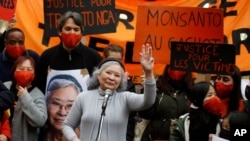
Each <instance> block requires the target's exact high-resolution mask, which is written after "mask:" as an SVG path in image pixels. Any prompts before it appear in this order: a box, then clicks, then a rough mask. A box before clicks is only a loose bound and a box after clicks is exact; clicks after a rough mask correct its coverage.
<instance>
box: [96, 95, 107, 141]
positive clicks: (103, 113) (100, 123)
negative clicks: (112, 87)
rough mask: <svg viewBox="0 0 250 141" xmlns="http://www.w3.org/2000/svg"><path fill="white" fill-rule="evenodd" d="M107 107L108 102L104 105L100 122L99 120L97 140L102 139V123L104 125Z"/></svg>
mask: <svg viewBox="0 0 250 141" xmlns="http://www.w3.org/2000/svg"><path fill="white" fill-rule="evenodd" d="M108 98H109V97H108ZM107 103H108V100H107ZM106 107H107V104H106V105H105V106H102V113H101V118H100V122H99V127H98V133H97V137H96V141H100V139H101V134H102V125H103V119H104V116H105V110H106Z"/></svg>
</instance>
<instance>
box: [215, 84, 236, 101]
mask: <svg viewBox="0 0 250 141" xmlns="http://www.w3.org/2000/svg"><path fill="white" fill-rule="evenodd" d="M215 88H216V94H217V96H218V97H219V98H227V97H228V96H229V94H230V92H232V90H233V88H234V86H233V84H231V85H225V84H223V83H222V82H215Z"/></svg>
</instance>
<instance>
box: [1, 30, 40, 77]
mask: <svg viewBox="0 0 250 141" xmlns="http://www.w3.org/2000/svg"><path fill="white" fill-rule="evenodd" d="M24 43H25V36H24V33H23V31H22V30H21V29H19V28H10V29H9V30H8V31H7V32H6V34H5V39H4V44H5V50H4V51H3V52H2V53H0V66H1V67H0V81H2V82H6V81H10V80H11V79H12V78H11V70H12V67H13V64H14V62H15V61H16V60H17V58H18V57H20V56H31V57H32V58H33V59H34V60H35V63H36V64H37V63H38V61H39V55H38V54H37V53H36V52H34V51H32V50H29V49H26V48H25V45H24Z"/></svg>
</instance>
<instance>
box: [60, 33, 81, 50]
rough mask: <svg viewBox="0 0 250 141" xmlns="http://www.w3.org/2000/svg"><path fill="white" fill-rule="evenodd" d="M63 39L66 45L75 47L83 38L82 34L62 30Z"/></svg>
mask: <svg viewBox="0 0 250 141" xmlns="http://www.w3.org/2000/svg"><path fill="white" fill-rule="evenodd" d="M61 39H62V42H63V43H64V44H65V46H66V47H68V48H74V47H76V45H77V44H78V43H79V42H80V40H81V39H82V34H73V33H69V34H65V33H63V32H62V34H61Z"/></svg>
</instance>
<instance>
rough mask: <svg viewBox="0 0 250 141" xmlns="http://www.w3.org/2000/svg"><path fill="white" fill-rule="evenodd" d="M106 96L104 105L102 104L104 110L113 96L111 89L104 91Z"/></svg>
mask: <svg viewBox="0 0 250 141" xmlns="http://www.w3.org/2000/svg"><path fill="white" fill-rule="evenodd" d="M104 94H105V96H104V100H103V103H102V108H103V109H104V108H106V106H107V103H108V99H109V96H110V95H112V91H111V90H110V89H106V90H105V91H104Z"/></svg>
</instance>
